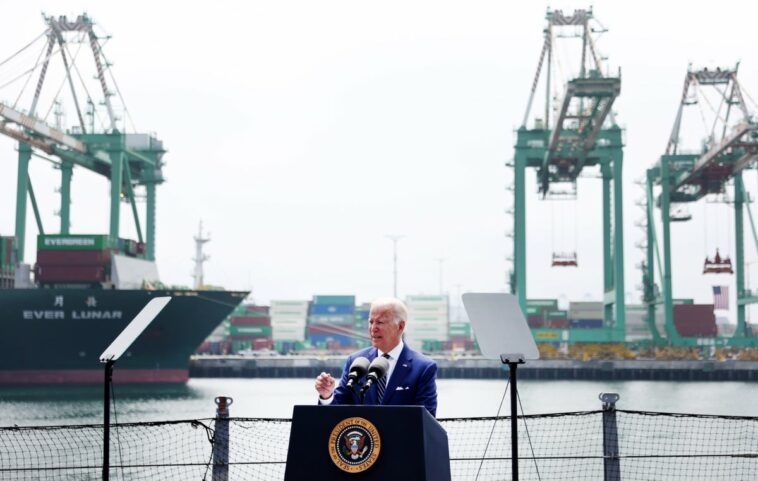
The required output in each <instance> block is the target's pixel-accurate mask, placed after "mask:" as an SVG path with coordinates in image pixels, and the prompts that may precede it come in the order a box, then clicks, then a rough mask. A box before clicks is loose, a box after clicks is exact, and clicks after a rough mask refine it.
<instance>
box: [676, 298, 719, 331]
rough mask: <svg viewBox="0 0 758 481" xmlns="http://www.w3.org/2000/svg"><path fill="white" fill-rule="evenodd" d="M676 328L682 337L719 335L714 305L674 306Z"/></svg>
mask: <svg viewBox="0 0 758 481" xmlns="http://www.w3.org/2000/svg"><path fill="white" fill-rule="evenodd" d="M674 327H676V330H677V332H678V333H679V335H680V336H685V337H713V336H716V335H717V334H718V327H717V326H716V316H715V314H714V313H713V304H679V305H675V306H674Z"/></svg>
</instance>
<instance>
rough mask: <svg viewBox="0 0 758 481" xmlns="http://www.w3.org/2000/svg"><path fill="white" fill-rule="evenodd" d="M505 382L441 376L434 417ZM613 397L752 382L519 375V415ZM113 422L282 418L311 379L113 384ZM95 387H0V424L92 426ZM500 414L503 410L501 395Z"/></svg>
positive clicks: (641, 402)
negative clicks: (219, 408) (225, 400)
mask: <svg viewBox="0 0 758 481" xmlns="http://www.w3.org/2000/svg"><path fill="white" fill-rule="evenodd" d="M506 385H507V380H506V379H501V380H462V379H441V380H439V381H438V393H439V407H438V411H437V415H438V417H439V418H450V417H477V416H494V415H495V414H497V412H498V408H499V406H500V403H501V400H502V399H503V395H504V392H505V388H506ZM601 392H616V393H619V394H620V395H621V400H620V401H619V403H618V404H617V406H618V408H619V409H627V410H640V411H660V412H677V413H691V414H716V415H729V416H758V405H756V403H755V399H758V384H756V383H741V382H669V381H618V382H602V381H537V380H523V381H521V380H520V381H519V395H520V399H521V404H522V406H523V409H524V412H525V413H526V414H546V413H556V412H571V411H585V410H597V409H600V407H601V403H600V401H599V400H598V394H599V393H601ZM114 394H115V401H116V406H115V417H116V419H113V418H112V419H111V420H112V421H114V422H115V421H117V422H144V421H165V420H180V419H198V418H209V417H213V416H214V414H215V404H214V401H213V400H214V398H215V397H216V396H229V397H231V398H233V399H234V403H233V405H232V406H231V416H233V417H257V418H289V417H291V415H292V408H293V406H295V405H298V404H313V403H315V402H316V394H315V391H314V389H313V380H312V379H240V378H234V379H224V378H216V379H190V381H189V382H188V383H187V384H186V385H181V386H170V385H162V386H156V385H115V386H114ZM102 399H103V390H102V386H97V385H94V386H70V385H69V386H54V387H50V386H48V387H43V386H23V387H22V386H19V387H9V386H4V387H2V388H0V426H13V425H18V426H39V425H73V424H92V423H94V424H97V423H102V419H103V405H102V402H103V401H102ZM500 414H501V415H508V414H509V411H508V403H507V401H506V402H505V403H504V404H503V406H502V411H501V413H500Z"/></svg>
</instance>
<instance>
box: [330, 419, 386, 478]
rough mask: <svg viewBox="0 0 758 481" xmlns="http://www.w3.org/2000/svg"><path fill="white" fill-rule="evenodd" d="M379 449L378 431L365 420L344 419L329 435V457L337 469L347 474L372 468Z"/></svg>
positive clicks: (380, 446)
mask: <svg viewBox="0 0 758 481" xmlns="http://www.w3.org/2000/svg"><path fill="white" fill-rule="evenodd" d="M381 448H382V441H381V439H380V438H379V431H378V430H377V429H376V426H374V425H373V424H371V421H369V420H367V419H363V418H359V417H354V418H347V419H344V420H342V421H340V422H339V423H337V425H336V426H334V429H332V434H331V435H329V456H330V457H331V458H332V462H334V464H335V465H336V466H337V467H338V468H340V469H341V470H343V471H345V472H348V473H360V472H362V471H365V470H367V469H368V468H370V467H371V466H373V464H374V463H375V462H376V459H377V458H378V457H379V451H380V450H381Z"/></svg>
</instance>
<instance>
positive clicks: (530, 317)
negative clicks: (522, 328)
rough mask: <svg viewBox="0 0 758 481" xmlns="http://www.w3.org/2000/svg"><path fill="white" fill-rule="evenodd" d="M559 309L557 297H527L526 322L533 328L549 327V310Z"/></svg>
mask: <svg viewBox="0 0 758 481" xmlns="http://www.w3.org/2000/svg"><path fill="white" fill-rule="evenodd" d="M557 309H558V300H557V299H527V301H526V322H527V324H529V327H531V328H532V329H538V328H540V327H547V326H546V322H545V318H546V317H547V313H548V312H553V311H556V310H557Z"/></svg>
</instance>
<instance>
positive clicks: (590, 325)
mask: <svg viewBox="0 0 758 481" xmlns="http://www.w3.org/2000/svg"><path fill="white" fill-rule="evenodd" d="M604 315H605V308H604V306H603V303H602V302H571V303H570V304H569V312H568V318H569V327H570V328H571V329H599V328H601V327H603V322H604V321H603V319H604Z"/></svg>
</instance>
